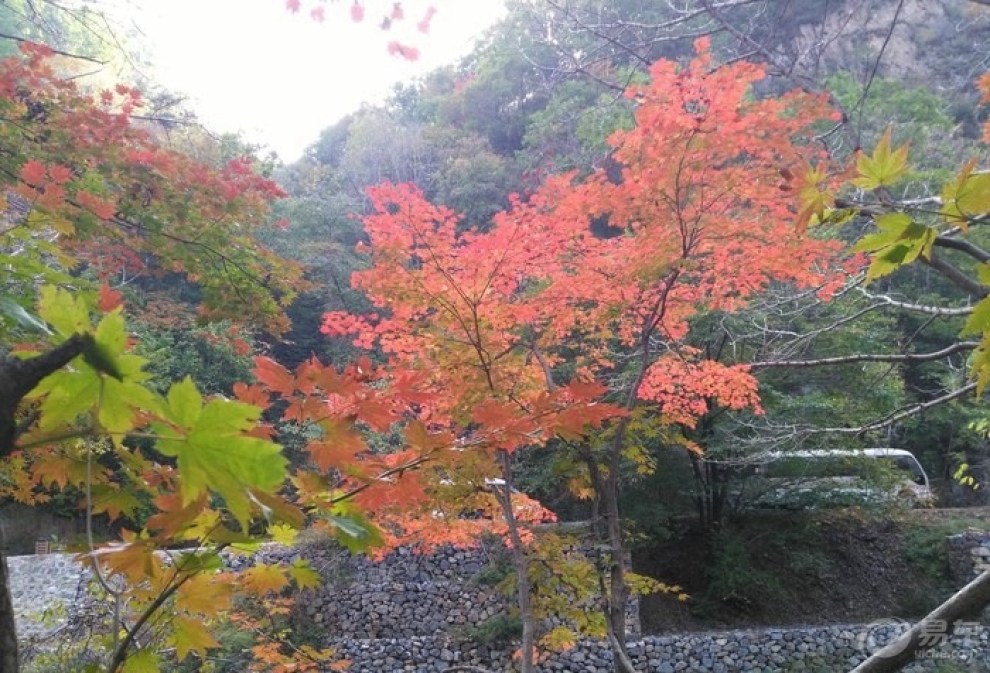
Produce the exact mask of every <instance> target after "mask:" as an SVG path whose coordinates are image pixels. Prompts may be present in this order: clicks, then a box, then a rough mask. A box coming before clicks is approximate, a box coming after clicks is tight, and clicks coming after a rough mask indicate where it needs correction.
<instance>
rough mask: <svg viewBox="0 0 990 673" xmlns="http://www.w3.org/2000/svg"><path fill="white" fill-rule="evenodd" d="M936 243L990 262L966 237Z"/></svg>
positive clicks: (989, 254) (941, 238) (945, 238)
mask: <svg viewBox="0 0 990 673" xmlns="http://www.w3.org/2000/svg"><path fill="white" fill-rule="evenodd" d="M987 2H990V0H987ZM935 245H936V246H937V247H940V248H951V249H952V250H959V251H961V252H964V253H966V254H967V255H969V256H970V257H972V258H973V259H975V260H977V261H980V262H983V263H984V264H985V263H987V262H990V252H987V251H986V250H984V249H983V248H981V247H980V246H978V245H976V244H974V243H972V242H970V241H967V240H966V239H964V238H956V237H955V236H944V235H943V236H937V237H936V238H935Z"/></svg>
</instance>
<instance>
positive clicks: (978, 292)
mask: <svg viewBox="0 0 990 673" xmlns="http://www.w3.org/2000/svg"><path fill="white" fill-rule="evenodd" d="M919 259H921V261H923V262H924V263H925V264H927V265H928V266H930V267H932V268H933V269H935V270H936V271H938V272H939V273H941V274H942V275H943V276H945V277H946V278H948V279H949V280H951V281H952V282H953V283H954V284H955V285H956V286H957V287H959V288H961V289H963V290H965V291H966V292H968V293H970V294H971V295H973V296H974V297H978V298H980V299H983V298H984V297H986V296H987V295H988V294H990V288H988V287H987V286H986V285H984V284H983V283H980V282H978V281H976V280H974V279H972V278H970V277H969V276H967V275H966V274H965V273H963V272H962V271H960V270H959V269H958V268H956V267H954V266H952V265H951V264H949V263H948V262H946V261H945V260H944V259H941V258H940V257H936V256H935V254H934V253H933V254H932V256H931V258H930V259H924V258H922V257H919Z"/></svg>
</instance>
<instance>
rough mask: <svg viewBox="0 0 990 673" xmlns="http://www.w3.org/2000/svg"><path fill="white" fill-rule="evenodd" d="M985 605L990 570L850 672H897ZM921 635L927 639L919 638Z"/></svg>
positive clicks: (989, 591)
mask: <svg viewBox="0 0 990 673" xmlns="http://www.w3.org/2000/svg"><path fill="white" fill-rule="evenodd" d="M988 605H990V570H987V571H985V572H984V573H983V574H982V575H980V576H979V577H977V578H976V579H975V580H973V581H972V582H970V583H969V584H967V585H966V586H964V587H963V588H962V589H960V590H959V591H958V592H957V593H956V594H955V595H954V596H952V598H950V599H949V600H947V601H946V602H944V603H942V604H941V605H940V606H938V607H937V608H935V610H933V611H932V612H931V614H929V615H928V616H927V617H925V618H924V619H922V620H921V621H920V622H918V623H917V624H915V625H914V626H913V627H911V629H909V630H908V631H907V633H905V634H903V635H902V636H901V637H900V638H898V639H897V640H895V641H894V642H892V643H890V644H889V645H887V646H886V647H885V648H883V649H882V650H880V651H879V652H876V653H875V654H873V655H871V656H870V657H869V658H868V659H867V660H866V661H864V662H863V663H861V664H860V665H859V666H857V667H856V668H854V669H853V670H852V673H893V672H894V671H899V670H901V668H903V667H904V666H905V665H906V664H908V663H910V662H911V661H913V660H914V659H915V658H916V657H917V656H918V654H919V653H921V652H924V651H925V650H928V649H931V648H932V647H933V646H936V645H939V644H941V643H942V642H944V641H945V639H946V638H948V637H949V636H950V635H952V632H953V631H954V630H955V628H956V622H958V621H960V620H962V619H965V618H973V617H975V616H977V615H979V614H980V612H981V611H982V610H983V609H984V608H986V607H987V606H988ZM923 635H925V636H927V637H926V638H925V639H922V636H923ZM932 636H937V637H932ZM943 636H944V637H943Z"/></svg>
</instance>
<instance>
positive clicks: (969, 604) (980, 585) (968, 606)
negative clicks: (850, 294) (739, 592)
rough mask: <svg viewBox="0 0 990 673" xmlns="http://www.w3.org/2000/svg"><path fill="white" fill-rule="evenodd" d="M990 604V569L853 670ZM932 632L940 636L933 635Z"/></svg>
mask: <svg viewBox="0 0 990 673" xmlns="http://www.w3.org/2000/svg"><path fill="white" fill-rule="evenodd" d="M974 1H977V0H974ZM984 3H985V4H990V0H984ZM987 605H990V570H988V571H985V572H984V573H983V574H982V575H980V576H979V577H977V578H976V579H975V580H973V581H972V582H970V583H969V584H967V585H966V586H964V587H963V588H962V589H960V590H959V591H958V592H957V593H956V594H955V595H953V596H952V598H950V599H949V600H947V601H946V602H944V603H942V604H941V605H940V606H938V607H937V608H935V609H934V610H933V611H932V612H931V613H930V614H929V615H928V616H927V617H925V618H924V619H922V620H921V621H920V622H918V623H917V624H915V625H914V626H912V627H911V628H910V629H909V630H908V631H907V633H905V634H903V635H902V636H901V637H900V638H898V639H897V640H895V641H894V642H892V643H890V644H889V645H887V646H886V647H885V648H883V649H882V650H880V651H879V652H876V653H874V654H872V655H871V656H870V657H869V658H867V660H866V661H864V662H863V663H861V664H860V665H859V666H857V667H856V668H854V669H853V670H852V673H893V672H894V671H899V670H901V668H902V667H903V666H904V665H905V664H907V663H908V662H910V661H913V660H914V659H916V658H917V657H918V654H919V653H922V652H924V651H926V650H928V649H931V648H932V647H933V646H935V645H938V644H940V643H942V642H944V641H945V638H948V637H949V636H950V635H952V632H953V631H954V630H955V628H956V624H957V623H958V622H959V621H960V620H962V619H963V618H965V617H974V616H976V615H978V614H980V612H981V611H982V610H983V608H985V607H986V606H987ZM932 634H935V635H937V636H938V637H936V638H933V637H931V636H932ZM923 636H927V637H925V638H923Z"/></svg>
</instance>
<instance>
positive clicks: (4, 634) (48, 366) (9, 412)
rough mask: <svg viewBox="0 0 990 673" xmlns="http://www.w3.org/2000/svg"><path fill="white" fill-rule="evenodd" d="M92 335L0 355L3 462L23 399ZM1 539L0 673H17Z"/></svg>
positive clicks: (15, 431)
mask: <svg viewBox="0 0 990 673" xmlns="http://www.w3.org/2000/svg"><path fill="white" fill-rule="evenodd" d="M91 341H92V337H91V336H89V335H82V334H76V335H74V336H72V337H70V338H69V339H67V340H65V341H63V342H62V343H61V344H59V345H58V346H56V347H55V348H52V349H51V350H49V351H47V352H45V353H42V354H41V355H38V356H35V357H33V358H27V359H23V360H22V359H19V358H15V357H11V356H7V355H0V459H3V458H6V457H7V456H9V455H10V454H11V453H13V452H14V450H15V449H16V448H17V445H16V441H17V436H18V434H19V433H20V432H21V431H22V430H23V428H19V427H18V425H17V409H18V407H19V406H20V404H21V400H22V399H24V396H25V395H27V394H28V393H29V392H31V390H32V389H34V387H35V386H37V385H38V384H39V383H40V382H41V380H42V379H43V378H45V377H46V376H48V375H49V374H53V373H54V372H57V371H58V370H59V369H61V368H62V367H64V366H65V365H67V364H68V363H69V362H70V361H71V360H72V359H73V358H75V357H76V356H77V355H79V354H80V353H82V352H83V349H84V348H85V347H86V345H87V344H89V343H91ZM2 542H3V541H2V540H0V673H18V671H19V665H18V653H17V629H16V628H15V626H16V624H15V621H14V604H13V600H12V599H11V597H10V576H9V575H10V573H9V570H8V568H7V559H6V557H5V556H4V554H3V551H4V550H3V544H2Z"/></svg>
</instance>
